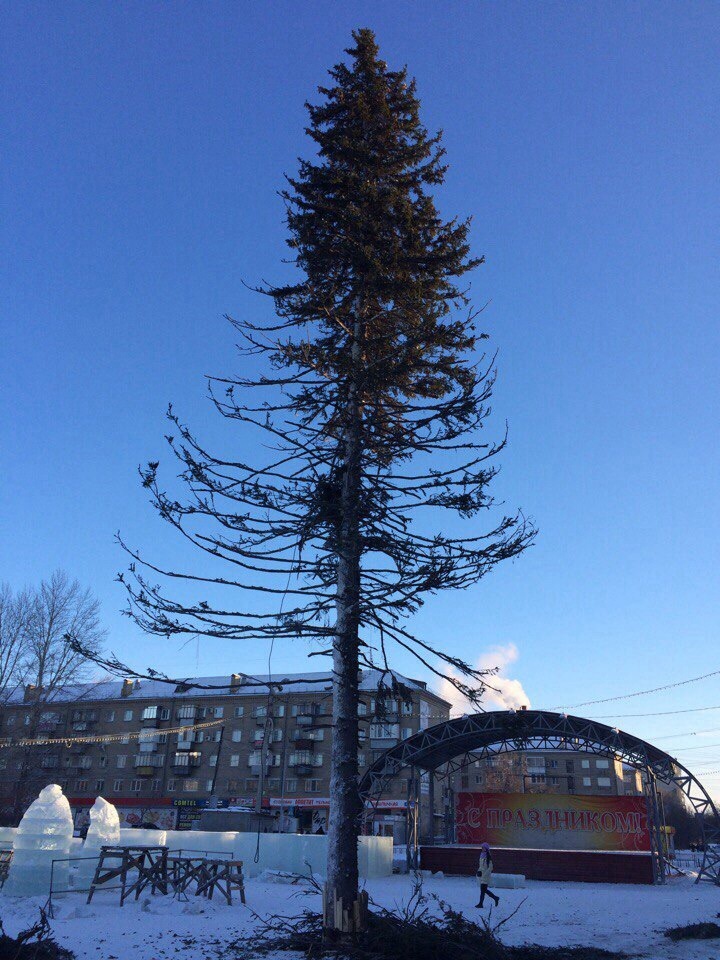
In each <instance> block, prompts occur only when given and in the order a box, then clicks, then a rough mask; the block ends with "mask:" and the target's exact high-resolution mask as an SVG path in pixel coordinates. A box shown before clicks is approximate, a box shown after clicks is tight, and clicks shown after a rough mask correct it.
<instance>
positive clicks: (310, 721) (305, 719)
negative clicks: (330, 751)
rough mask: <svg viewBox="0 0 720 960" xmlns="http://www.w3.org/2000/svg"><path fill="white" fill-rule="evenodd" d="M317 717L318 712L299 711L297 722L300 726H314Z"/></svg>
mask: <svg viewBox="0 0 720 960" xmlns="http://www.w3.org/2000/svg"><path fill="white" fill-rule="evenodd" d="M317 717H318V715H317V714H316V713H299V714H298V715H297V716H296V717H295V722H296V723H297V725H298V726H299V727H313V726H315V724H316V723H317Z"/></svg>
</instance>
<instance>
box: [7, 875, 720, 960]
mask: <svg viewBox="0 0 720 960" xmlns="http://www.w3.org/2000/svg"><path fill="white" fill-rule="evenodd" d="M367 890H368V893H369V894H370V897H371V899H372V900H373V901H375V902H376V903H377V904H381V905H383V906H385V907H388V908H393V907H394V906H399V905H401V904H402V903H403V902H407V900H408V899H409V898H410V896H411V894H412V878H411V877H409V876H399V875H396V876H392V877H386V878H383V879H380V880H372V881H369V882H368V884H367ZM423 891H424V893H425V894H426V895H428V896H431V895H435V896H437V897H439V898H440V899H442V900H443V901H445V902H446V903H448V904H449V905H450V906H452V907H453V908H454V909H460V910H462V912H463V913H464V914H465V915H466V916H468V917H477V916H478V915H479V914H480V911H478V910H476V909H475V903H477V898H478V888H477V884H476V882H475V881H474V880H473V879H470V878H464V877H444V878H442V877H430V878H427V879H425V880H423ZM246 893H247V906H246V907H243V906H242V904H240V903H239V902H238V903H233V905H232V906H230V907H228V906H227V905H226V904H225V903H224V902H223V903H221V902H219V901H217V900H216V901H215V902H213V903H208V902H207V901H206V900H204V899H202V898H196V897H192V896H191V898H190V900H189V901H188V902H182V901H178V900H174V899H172V898H171V897H167V896H152V897H150V896H148V897H144V896H141V898H140V900H139V901H138V902H137V903H136V902H134V901H133V902H126V904H125V906H124V907H122V908H120V907H119V906H118V904H117V893H115V894H112V893H106V894H102V893H98V894H96V896H95V897H94V898H93V902H92V903H91V904H90V906H87V905H86V904H85V896H84V895H82V894H70V895H66V896H65V897H62V898H59V899H58V900H57V901H56V902H55V919H54V920H53V921H52V928H53V932H54V935H55V937H56V939H57V940H58V942H59V943H61V944H63V945H64V946H66V947H68V948H69V949H71V950H72V951H74V952H75V953H76V955H77V957H78V960H208V958H211V960H212V958H215V957H222V956H223V952H224V947H225V945H226V944H227V943H228V942H231V941H233V940H237V939H240V940H241V941H242V940H245V939H246V938H247V937H248V936H249V935H251V934H252V931H253V930H254V928H255V926H256V924H257V920H256V919H255V917H254V914H257V915H259V916H260V917H263V916H267V915H269V914H282V915H284V916H293V915H297V914H300V913H301V912H302V910H303V909H304V908H311V909H315V910H317V909H319V905H320V904H319V899H320V898H319V896H318V895H317V894H316V893H314V892H311V891H309V890H308V887H307V886H290V885H286V884H278V883H270V882H266V881H264V880H263V879H262V878H258V879H256V880H250V881H247V883H246ZM498 893H499V895H500V898H501V900H500V905H499V907H498V908H497V909H495V908H493V909H492V913H491V912H490V910H489V909H488V907H487V906H486V908H485V910H484V911H483V915H484V916H485V917H489V918H490V919H491V922H496V921H500V920H502V919H504V918H505V917H508V916H509V915H510V914H511V913H512V912H513V911H514V910H515V909H516V908H517V907H518V906H519V909H518V910H517V913H516V914H515V915H514V916H513V917H512V918H511V919H510V920H509V921H508V923H506V924H505V925H504V926H503V927H502V930H501V939H502V940H504V941H505V942H506V943H508V944H520V943H537V944H541V945H547V946H562V945H567V946H574V945H594V946H598V947H604V948H606V949H608V950H622V951H625V952H627V953H628V954H632V955H634V956H637V957H642V958H646V960H647V958H650V960H720V941H685V942H681V943H672V942H671V941H669V940H668V939H667V938H665V937H663V936H662V931H663V930H664V929H666V928H667V927H672V926H679V925H681V924H687V923H695V922H698V921H703V920H713V919H716V917H717V915H718V913H719V912H720V890H719V889H718V888H717V887H714V886H712V885H710V884H698V885H694V884H693V883H692V882H691V881H690V880H687V879H681V880H672V881H670V882H669V883H668V884H667V885H666V886H664V887H652V886H632V885H624V884H617V885H615V884H590V883H550V882H539V881H535V882H530V883H528V886H527V887H526V888H525V889H523V890H498ZM523 901H524V902H523ZM42 903H43V901H42V899H41V898H31V899H28V898H10V897H4V896H0V917H1V918H2V921H3V924H4V925H5V929H6V932H8V933H10V934H16V933H17V932H18V931H19V930H21V929H23V928H25V927H28V926H30V925H31V924H32V923H33V922H34V921H35V920H36V919H37V917H38V909H39V907H40V906H41V905H42ZM431 905H432V906H433V909H436V910H439V908H438V907H437V905H436V904H435V903H434V901H431Z"/></svg>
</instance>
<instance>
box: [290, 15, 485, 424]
mask: <svg viewBox="0 0 720 960" xmlns="http://www.w3.org/2000/svg"><path fill="white" fill-rule="evenodd" d="M353 37H354V40H355V46H354V47H351V48H350V49H349V50H348V51H347V53H348V54H349V55H350V57H351V62H350V65H349V66H347V65H345V64H342V63H341V64H339V65H338V66H336V67H334V68H333V69H332V70H331V71H330V76H331V78H332V79H333V80H334V81H335V85H334V86H331V87H321V88H320V93H321V94H322V96H323V97H324V102H323V103H321V104H320V105H317V106H312V105H309V104H308V110H309V113H310V126H309V127H308V128H307V133H308V135H309V136H310V137H311V138H312V139H313V140H314V141H315V143H316V144H317V147H318V158H317V160H315V161H308V160H305V161H301V162H300V168H299V173H298V175H297V177H294V178H289V186H290V189H288V190H286V191H285V192H284V193H283V196H284V197H285V199H286V201H287V204H288V217H287V222H288V226H289V229H290V239H289V241H288V242H289V245H290V247H291V248H292V249H293V250H294V251H295V252H296V262H297V266H298V267H299V268H300V269H301V270H302V272H303V273H304V274H305V279H304V280H303V281H301V282H300V283H298V284H296V285H294V286H288V287H282V288H278V289H274V290H272V291H271V292H272V295H273V296H274V297H275V300H276V304H277V309H278V313H279V314H280V316H282V317H283V318H284V319H287V320H290V321H291V322H294V323H297V324H304V323H306V322H307V321H316V322H318V323H319V324H320V327H321V330H322V331H323V333H322V335H321V336H320V337H319V338H318V339H316V340H315V343H314V345H313V349H312V350H311V352H310V354H308V353H307V348H305V349H306V353H305V356H304V359H305V360H307V359H308V356H310V357H311V358H312V361H313V362H315V363H316V364H318V365H319V366H322V367H326V366H327V364H328V363H330V364H331V365H332V366H334V367H335V369H336V371H337V372H339V373H342V371H343V369H346V368H347V365H348V363H349V352H348V351H347V350H346V349H344V348H345V347H346V345H347V331H348V329H350V328H351V327H352V325H353V322H355V321H357V320H358V318H360V320H361V323H362V333H361V336H362V341H363V354H364V357H365V361H366V362H365V363H364V364H363V368H364V380H363V391H364V393H365V395H366V398H368V399H370V398H372V397H377V396H378V394H384V393H386V392H387V391H391V392H393V393H394V394H400V395H404V396H406V397H439V396H443V395H445V394H446V393H447V392H448V391H449V390H452V389H453V388H454V387H457V386H462V388H463V389H465V390H467V389H470V390H472V388H473V383H474V378H473V376H472V374H471V373H470V371H469V370H468V368H467V366H466V365H465V364H463V363H461V362H460V357H461V355H462V354H465V355H466V356H467V354H468V352H469V351H471V350H472V349H473V347H474V346H475V342H476V337H475V334H474V330H473V327H472V323H471V322H468V321H467V320H466V319H463V320H457V321H456V322H447V320H446V319H445V318H446V317H447V315H448V313H449V312H450V310H451V307H452V306H453V305H457V304H459V303H461V302H464V296H463V294H464V291H463V289H462V288H461V287H460V286H459V285H458V280H459V278H460V277H462V275H463V274H465V273H466V272H467V271H469V270H471V269H473V268H474V267H476V266H477V265H478V264H479V263H480V262H481V260H480V259H477V258H472V257H471V256H470V254H469V246H468V239H467V235H468V226H469V221H467V220H466V221H460V222H459V221H457V220H451V221H449V222H446V221H444V220H443V219H442V218H441V217H440V216H439V214H438V212H437V209H436V207H435V202H434V200H433V197H432V195H431V193H430V192H429V190H430V188H433V187H436V186H438V185H439V184H442V182H443V180H444V176H445V171H446V166H445V165H444V164H443V157H444V150H443V148H442V147H441V146H440V136H441V135H440V134H437V135H435V136H429V135H428V132H427V130H426V129H425V127H424V126H423V125H422V123H421V122H420V117H419V108H420V104H419V102H418V99H417V97H416V92H415V82H414V81H408V79H407V71H406V70H404V69H403V70H399V71H392V70H388V68H387V65H386V64H385V63H384V62H383V61H382V60H381V59H380V58H379V56H378V47H377V44H376V42H375V37H374V35H373V33H372V31H370V30H359V31H356V32H355V33H354V34H353ZM443 321H444V322H443ZM292 356H293V359H297V355H295V354H292ZM286 359H289V356H288V357H287V358H286ZM301 362H302V359H301ZM354 373H355V374H356V373H357V371H354ZM376 426H377V424H376Z"/></svg>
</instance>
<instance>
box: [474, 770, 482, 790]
mask: <svg viewBox="0 0 720 960" xmlns="http://www.w3.org/2000/svg"><path fill="white" fill-rule="evenodd" d="M481 783H482V777H481V776H480V774H479V773H476V774H475V786H476V787H477V786H479V785H480V784H481Z"/></svg>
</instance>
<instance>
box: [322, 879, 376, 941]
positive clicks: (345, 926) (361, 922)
mask: <svg viewBox="0 0 720 960" xmlns="http://www.w3.org/2000/svg"><path fill="white" fill-rule="evenodd" d="M367 918H368V895H367V891H365V890H361V891H360V892H359V894H358V898H357V900H355V901H354V902H353V903H351V904H350V905H349V907H346V906H345V903H344V902H343V901H342V900H341V899H339V898H338V896H337V892H336V891H335V890H334V889H332V890H329V889H328V887H327V884H325V886H324V887H323V926H324V927H325V929H326V930H332V931H334V932H335V933H362V931H363V930H365V929H366V928H367Z"/></svg>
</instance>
